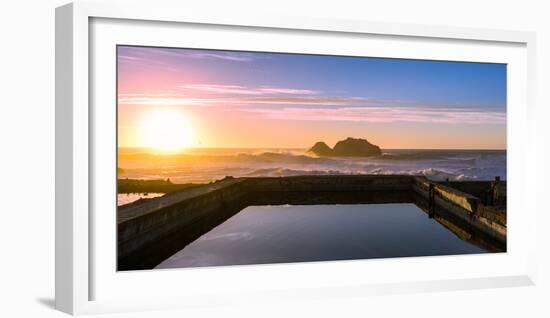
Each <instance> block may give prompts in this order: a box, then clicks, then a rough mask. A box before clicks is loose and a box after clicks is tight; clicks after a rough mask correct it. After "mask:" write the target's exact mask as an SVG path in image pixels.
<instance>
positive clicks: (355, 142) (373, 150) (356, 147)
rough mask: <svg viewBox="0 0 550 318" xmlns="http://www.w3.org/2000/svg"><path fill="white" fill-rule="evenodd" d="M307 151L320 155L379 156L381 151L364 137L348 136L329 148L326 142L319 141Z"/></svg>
mask: <svg viewBox="0 0 550 318" xmlns="http://www.w3.org/2000/svg"><path fill="white" fill-rule="evenodd" d="M308 152H310V153H313V154H315V155H317V156H320V157H371V156H380V155H381V154H382V151H381V150H380V147H378V146H377V145H373V144H371V143H370V142H368V141H367V140H366V139H361V138H351V137H348V138H347V139H345V140H340V141H339V142H337V143H336V145H334V148H332V149H331V148H330V147H329V146H328V145H327V144H326V143H324V142H322V141H319V142H317V143H315V145H313V147H311V148H310V149H309V150H308Z"/></svg>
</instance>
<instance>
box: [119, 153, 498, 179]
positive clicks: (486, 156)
mask: <svg viewBox="0 0 550 318" xmlns="http://www.w3.org/2000/svg"><path fill="white" fill-rule="evenodd" d="M118 159H119V162H118V166H119V168H121V169H122V173H120V174H119V178H130V179H148V180H150V179H168V178H169V179H170V181H171V182H173V183H208V182H211V181H215V180H219V179H222V178H224V177H226V176H233V177H258V176H268V177H279V176H297V175H329V174H332V175H334V174H407V175H421V176H425V177H427V178H428V179H431V180H434V181H443V180H445V179H449V180H493V179H494V178H495V177H496V176H499V177H500V178H501V179H502V180H506V151H505V150H418V149H414V150H411V149H386V150H383V154H382V156H378V157H346V158H334V157H332V158H327V157H316V156H313V155H311V154H309V153H308V152H307V150H306V149H191V150H188V151H186V152H185V153H180V154H172V155H158V154H157V155H155V154H151V153H147V152H145V151H144V150H140V149H130V148H123V149H119V154H118Z"/></svg>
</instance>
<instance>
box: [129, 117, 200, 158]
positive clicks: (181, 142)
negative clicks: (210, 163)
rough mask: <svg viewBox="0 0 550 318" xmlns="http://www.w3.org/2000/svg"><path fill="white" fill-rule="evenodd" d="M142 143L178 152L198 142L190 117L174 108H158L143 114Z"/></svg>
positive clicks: (158, 149)
mask: <svg viewBox="0 0 550 318" xmlns="http://www.w3.org/2000/svg"><path fill="white" fill-rule="evenodd" d="M140 143H141V144H142V145H143V147H146V148H152V149H155V150H157V151H160V152H177V151H180V150H183V149H185V148H189V147H193V146H194V145H195V144H196V135H195V129H194V127H193V125H192V122H191V119H190V117H189V116H188V115H187V114H185V113H184V112H182V111H179V110H174V109H160V110H159V109H157V110H153V111H151V112H148V113H147V114H145V116H143V118H142V120H141V125H140Z"/></svg>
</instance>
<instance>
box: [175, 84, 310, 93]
mask: <svg viewBox="0 0 550 318" xmlns="http://www.w3.org/2000/svg"><path fill="white" fill-rule="evenodd" d="M178 88H183V89H189V90H198V91H204V92H209V93H218V94H237V95H315V94H319V93H320V92H319V91H315V90H309V89H299V88H288V87H271V86H260V87H246V86H239V85H219V84H191V85H179V86H178Z"/></svg>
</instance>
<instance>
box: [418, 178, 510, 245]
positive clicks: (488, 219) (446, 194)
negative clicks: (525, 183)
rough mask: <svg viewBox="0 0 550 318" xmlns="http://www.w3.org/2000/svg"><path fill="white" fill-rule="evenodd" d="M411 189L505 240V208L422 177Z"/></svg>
mask: <svg viewBox="0 0 550 318" xmlns="http://www.w3.org/2000/svg"><path fill="white" fill-rule="evenodd" d="M430 186H431V189H432V190H430ZM413 190H414V192H415V193H416V194H418V195H419V196H420V197H423V198H425V199H426V200H428V201H430V200H431V201H433V203H435V205H437V206H439V207H442V208H444V209H445V210H446V211H449V212H450V213H452V214H453V215H454V216H456V217H457V218H459V219H461V220H462V221H464V222H467V223H468V224H470V225H471V226H473V227H475V228H477V229H478V230H479V231H482V232H483V233H486V234H488V235H489V236H491V237H492V238H494V239H496V240H498V241H499V242H502V243H505V242H506V212H505V210H502V209H496V208H495V207H492V206H487V205H484V204H483V203H482V201H481V200H480V199H479V198H478V197H475V196H473V195H470V194H468V193H464V192H462V191H459V190H457V189H455V188H451V187H449V186H447V185H444V184H439V183H435V182H432V181H430V180H428V179H426V178H423V177H416V178H415V183H414V185H413ZM430 191H432V192H433V194H432V199H430Z"/></svg>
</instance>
